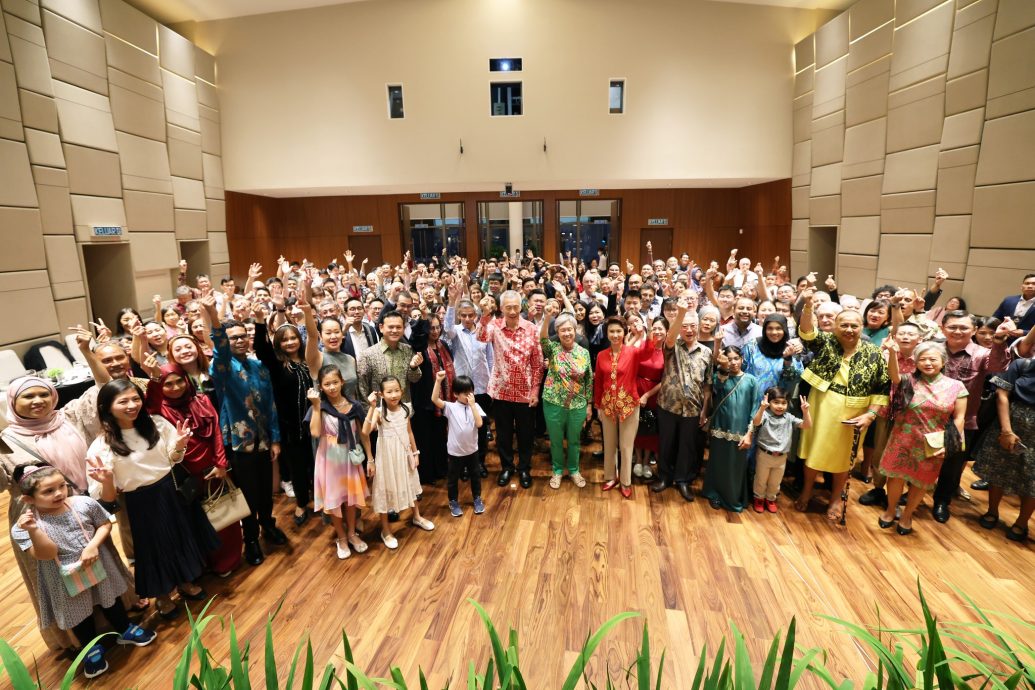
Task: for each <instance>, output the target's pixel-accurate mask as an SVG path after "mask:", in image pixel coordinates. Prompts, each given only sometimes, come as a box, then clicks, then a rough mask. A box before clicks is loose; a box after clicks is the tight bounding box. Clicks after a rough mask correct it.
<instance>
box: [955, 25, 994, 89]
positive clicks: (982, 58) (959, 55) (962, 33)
mask: <svg viewBox="0 0 1035 690" xmlns="http://www.w3.org/2000/svg"><path fill="white" fill-rule="evenodd" d="M993 28H995V15H992V16H988V17H984V18H982V19H979V20H978V21H976V22H973V23H972V24H968V25H967V26H964V27H962V28H957V29H956V31H954V32H953V34H952V48H951V49H950V51H949V68H948V73H947V76H948V78H949V79H952V78H954V77H959V76H962V75H964V74H970V73H971V72H975V71H977V70H979V69H984V68H985V67H988V56H989V51H990V50H991V47H992V29H993Z"/></svg>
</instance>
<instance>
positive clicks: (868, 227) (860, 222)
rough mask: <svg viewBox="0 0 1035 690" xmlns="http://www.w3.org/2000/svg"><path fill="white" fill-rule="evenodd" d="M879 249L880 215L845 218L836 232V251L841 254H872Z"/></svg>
mask: <svg viewBox="0 0 1035 690" xmlns="http://www.w3.org/2000/svg"><path fill="white" fill-rule="evenodd" d="M879 249H880V216H858V217H854V218H845V219H844V220H843V221H842V222H841V229H840V230H839V231H838V233H837V251H838V253H842V254H872V255H873V256H877V252H878V250H879Z"/></svg>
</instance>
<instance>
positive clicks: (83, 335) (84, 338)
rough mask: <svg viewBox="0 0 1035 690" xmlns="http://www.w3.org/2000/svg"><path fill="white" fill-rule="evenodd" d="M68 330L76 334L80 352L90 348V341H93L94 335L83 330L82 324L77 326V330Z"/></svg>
mask: <svg viewBox="0 0 1035 690" xmlns="http://www.w3.org/2000/svg"><path fill="white" fill-rule="evenodd" d="M68 330H70V331H74V332H75V342H76V345H78V346H79V349H80V350H83V349H86V348H88V347H90V341H91V340H93V335H92V334H91V333H90V331H88V330H86V329H85V328H83V326H82V324H77V325H76V327H75V328H69V329H68Z"/></svg>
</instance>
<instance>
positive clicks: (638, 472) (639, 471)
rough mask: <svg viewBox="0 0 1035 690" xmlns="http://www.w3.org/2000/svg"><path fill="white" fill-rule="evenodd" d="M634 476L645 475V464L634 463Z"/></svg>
mask: <svg viewBox="0 0 1035 690" xmlns="http://www.w3.org/2000/svg"><path fill="white" fill-rule="evenodd" d="M633 476H634V477H642V476H643V465H641V464H640V463H636V464H635V465H633Z"/></svg>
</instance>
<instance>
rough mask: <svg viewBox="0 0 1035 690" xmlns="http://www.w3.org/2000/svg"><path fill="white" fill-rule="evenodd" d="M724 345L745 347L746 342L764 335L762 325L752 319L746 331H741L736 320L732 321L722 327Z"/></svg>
mask: <svg viewBox="0 0 1035 690" xmlns="http://www.w3.org/2000/svg"><path fill="white" fill-rule="evenodd" d="M722 333H723V337H722V346H723V347H730V346H733V347H738V348H742V347H744V343H746V342H747V341H749V340H756V339H757V338H761V337H762V327H761V326H759V325H758V324H757V323H755V322H754V321H752V322H751V323H750V324H749V325H748V328H747V331H745V332H744V333H741V332H740V329H738V328H737V322H736V321H730V322H729V323H728V324H726V325H725V326H723V327H722Z"/></svg>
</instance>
